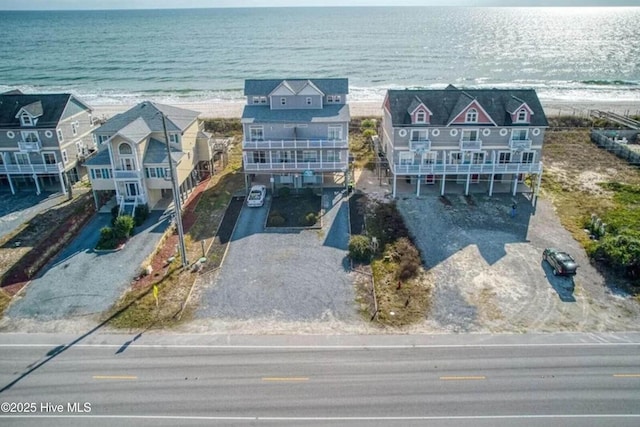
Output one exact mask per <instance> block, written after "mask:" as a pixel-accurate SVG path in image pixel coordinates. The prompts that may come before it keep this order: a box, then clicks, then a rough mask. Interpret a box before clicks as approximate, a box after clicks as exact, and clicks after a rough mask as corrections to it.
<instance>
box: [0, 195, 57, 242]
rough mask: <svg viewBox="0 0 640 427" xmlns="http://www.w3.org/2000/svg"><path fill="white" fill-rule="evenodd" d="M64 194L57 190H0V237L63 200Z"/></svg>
mask: <svg viewBox="0 0 640 427" xmlns="http://www.w3.org/2000/svg"><path fill="white" fill-rule="evenodd" d="M65 200H67V198H66V196H64V195H63V194H62V193H59V192H42V193H41V194H39V195H37V194H36V193H35V190H34V191H27V190H24V191H18V192H16V194H11V192H10V191H0V239H2V238H3V237H4V236H6V235H8V234H10V233H12V232H13V231H14V230H16V229H17V228H18V227H20V225H22V224H24V223H25V222H28V221H29V220H30V219H31V218H33V217H35V216H36V215H38V214H39V213H40V212H43V211H45V210H47V209H49V208H51V207H53V206H55V205H57V204H59V203H62V202H63V201H65Z"/></svg>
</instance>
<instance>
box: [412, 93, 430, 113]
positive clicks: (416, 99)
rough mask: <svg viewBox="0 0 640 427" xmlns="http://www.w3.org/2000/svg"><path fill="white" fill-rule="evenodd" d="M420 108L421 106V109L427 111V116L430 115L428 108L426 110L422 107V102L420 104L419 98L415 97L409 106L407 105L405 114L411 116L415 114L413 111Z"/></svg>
mask: <svg viewBox="0 0 640 427" xmlns="http://www.w3.org/2000/svg"><path fill="white" fill-rule="evenodd" d="M420 106H423V107H424V109H425V110H427V112H428V113H429V114H432V113H431V110H429V108H428V107H427V106H426V105H424V102H422V101H421V100H420V98H418V97H417V96H416V97H415V99H414V100H413V101H412V102H411V105H409V108H407V113H409V114H413V113H415V111H416V110H417V109H418V107H420Z"/></svg>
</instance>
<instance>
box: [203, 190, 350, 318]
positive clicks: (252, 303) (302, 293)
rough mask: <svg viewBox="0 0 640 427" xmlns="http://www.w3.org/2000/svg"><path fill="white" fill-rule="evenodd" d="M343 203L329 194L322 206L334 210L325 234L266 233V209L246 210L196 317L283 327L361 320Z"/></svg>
mask: <svg viewBox="0 0 640 427" xmlns="http://www.w3.org/2000/svg"><path fill="white" fill-rule="evenodd" d="M342 197H343V196H342V193H341V192H339V191H333V190H325V193H324V196H323V205H325V203H329V205H325V206H330V209H329V210H328V212H326V213H325V215H324V217H323V226H322V229H321V230H295V231H275V230H271V229H270V230H265V228H264V224H265V219H266V216H267V211H268V203H267V204H265V206H264V207H262V208H247V207H244V208H243V210H242V212H241V213H240V217H239V218H238V223H237V225H236V230H235V231H234V234H233V236H232V239H231V242H230V246H229V249H228V252H227V256H226V258H225V260H224V263H223V265H222V268H221V270H220V273H219V274H218V275H217V277H216V278H215V279H214V280H213V283H209V284H207V285H206V286H205V287H204V288H203V289H201V290H200V294H201V296H200V301H201V302H200V308H199V311H198V313H197V316H198V317H199V318H222V319H234V320H246V319H265V320H266V319H269V320H278V321H309V320H335V319H340V320H351V319H354V318H356V317H357V314H356V306H355V302H354V299H355V294H354V290H353V284H352V279H351V278H350V276H349V274H348V271H347V269H346V263H347V246H348V239H349V235H348V223H349V217H348V202H347V201H346V200H343V199H342ZM269 200H270V199H269V198H268V200H267V202H269ZM331 205H332V206H331ZM323 207H324V206H323Z"/></svg>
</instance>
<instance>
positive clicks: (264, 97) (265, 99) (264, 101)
mask: <svg viewBox="0 0 640 427" xmlns="http://www.w3.org/2000/svg"><path fill="white" fill-rule="evenodd" d="M266 103H267V97H266V96H261V97H260V104H266Z"/></svg>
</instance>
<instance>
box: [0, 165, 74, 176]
mask: <svg viewBox="0 0 640 427" xmlns="http://www.w3.org/2000/svg"><path fill="white" fill-rule="evenodd" d="M62 171H64V165H63V164H62V163H55V164H51V165H47V164H29V165H16V164H0V173H3V174H4V173H6V174H34V173H36V174H43V173H59V172H62Z"/></svg>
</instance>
